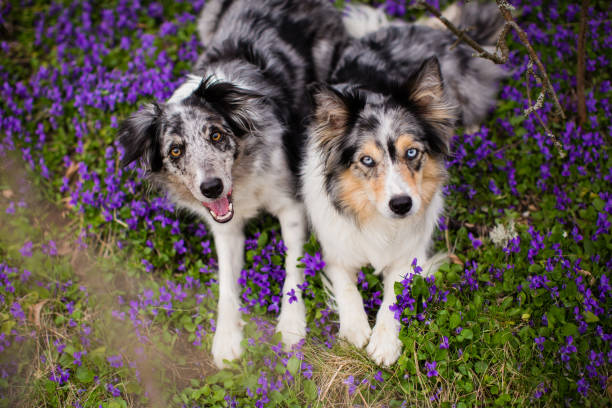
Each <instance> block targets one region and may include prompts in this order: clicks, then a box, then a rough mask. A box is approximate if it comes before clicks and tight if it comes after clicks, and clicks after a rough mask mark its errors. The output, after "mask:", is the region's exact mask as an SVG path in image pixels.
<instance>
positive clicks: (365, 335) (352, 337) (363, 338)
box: [338, 312, 372, 348]
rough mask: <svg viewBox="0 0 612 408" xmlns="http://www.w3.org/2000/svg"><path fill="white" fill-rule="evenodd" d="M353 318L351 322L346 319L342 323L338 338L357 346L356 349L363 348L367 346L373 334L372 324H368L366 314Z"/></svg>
mask: <svg viewBox="0 0 612 408" xmlns="http://www.w3.org/2000/svg"><path fill="white" fill-rule="evenodd" d="M351 317H352V318H351V319H350V320H349V319H345V320H344V321H342V320H341V321H340V331H339V332H338V336H339V337H340V338H341V339H345V340H346V341H348V342H349V343H351V344H353V345H355V347H358V348H362V347H363V346H365V345H366V343H367V342H368V339H369V338H370V334H371V333H372V329H371V328H370V323H368V318H367V316H366V314H365V312H363V313H359V314H356V316H351Z"/></svg>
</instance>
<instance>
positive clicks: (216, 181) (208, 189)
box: [200, 177, 223, 198]
mask: <svg viewBox="0 0 612 408" xmlns="http://www.w3.org/2000/svg"><path fill="white" fill-rule="evenodd" d="M200 191H201V192H202V194H204V196H206V197H208V198H217V197H219V194H221V193H222V192H223V182H222V181H221V179H220V178H218V177H215V178H210V179H208V180H205V181H204V182H203V183H202V184H200Z"/></svg>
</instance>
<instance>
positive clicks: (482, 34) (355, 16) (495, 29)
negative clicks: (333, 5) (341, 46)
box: [342, 1, 504, 45]
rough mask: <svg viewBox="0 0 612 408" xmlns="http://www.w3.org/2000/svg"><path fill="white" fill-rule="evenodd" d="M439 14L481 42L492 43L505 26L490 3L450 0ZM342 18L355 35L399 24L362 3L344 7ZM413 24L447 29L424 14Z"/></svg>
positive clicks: (434, 18) (436, 20) (382, 12)
mask: <svg viewBox="0 0 612 408" xmlns="http://www.w3.org/2000/svg"><path fill="white" fill-rule="evenodd" d="M442 16H443V17H445V18H446V19H447V20H448V21H450V22H451V23H452V24H453V25H454V26H455V27H457V28H459V29H460V30H465V31H466V32H467V33H468V34H469V35H470V37H472V38H473V39H474V40H475V41H476V42H477V43H479V44H481V45H495V44H496V42H497V37H498V35H499V33H500V31H501V29H502V28H503V26H504V19H503V17H502V15H501V13H500V12H499V9H498V8H497V5H496V4H495V3H493V2H478V1H473V2H470V3H467V4H463V5H459V4H457V3H453V4H451V5H450V6H448V7H447V8H446V9H445V10H444V11H443V12H442ZM342 21H343V23H344V27H345V28H346V31H347V32H348V33H349V35H350V36H351V37H354V38H361V37H363V36H366V35H368V34H370V33H373V32H374V31H378V30H379V29H381V28H383V27H387V26H390V25H394V24H402V23H401V22H399V21H398V22H394V21H391V20H389V19H388V18H387V15H386V14H385V13H384V11H383V10H382V9H379V8H374V7H371V6H367V5H364V4H350V5H348V6H346V9H345V10H344V17H343V18H342ZM416 24H419V25H426V26H429V27H432V28H436V29H439V30H446V29H447V28H446V26H445V25H444V24H442V22H441V21H440V20H439V19H438V18H437V17H424V18H421V19H420V20H418V21H417V22H416Z"/></svg>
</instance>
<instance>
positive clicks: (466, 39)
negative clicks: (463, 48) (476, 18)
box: [418, 1, 507, 64]
mask: <svg viewBox="0 0 612 408" xmlns="http://www.w3.org/2000/svg"><path fill="white" fill-rule="evenodd" d="M418 4H419V5H421V6H423V7H424V8H425V9H426V10H427V11H429V12H430V13H431V14H433V15H434V16H436V17H437V18H438V20H440V21H441V22H442V24H444V25H445V26H446V28H448V29H449V30H450V31H451V32H452V33H453V34H455V35H456V36H457V38H459V39H460V40H463V42H465V43H466V44H467V45H469V46H470V47H472V48H473V49H474V50H476V51H478V54H477V56H478V57H481V58H486V59H488V60H491V61H493V62H494V63H496V64H505V63H506V60H507V56H503V55H502V56H501V57H500V56H499V55H496V54H491V53H490V52H488V51H487V50H485V49H484V48H482V47H481V46H480V44H478V43H477V42H476V41H474V39H473V38H472V37H470V36H469V34H467V33H466V32H465V30H460V29H458V28H457V27H455V26H454V25H453V23H451V22H450V21H448V19H447V18H446V17H444V16H443V15H442V13H440V10H438V9H437V8H435V7H433V6H432V5H430V4H428V3H426V2H424V1H419V2H418ZM504 57H505V58H504Z"/></svg>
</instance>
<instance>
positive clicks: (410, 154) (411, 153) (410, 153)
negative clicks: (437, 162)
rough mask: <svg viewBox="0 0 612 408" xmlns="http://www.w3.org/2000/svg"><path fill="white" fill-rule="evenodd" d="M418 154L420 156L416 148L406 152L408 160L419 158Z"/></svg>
mask: <svg viewBox="0 0 612 408" xmlns="http://www.w3.org/2000/svg"><path fill="white" fill-rule="evenodd" d="M418 154H419V151H418V150H417V149H415V148H411V149H408V150H406V158H407V159H408V160H412V159H414V158H415V157H417V155H418Z"/></svg>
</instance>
